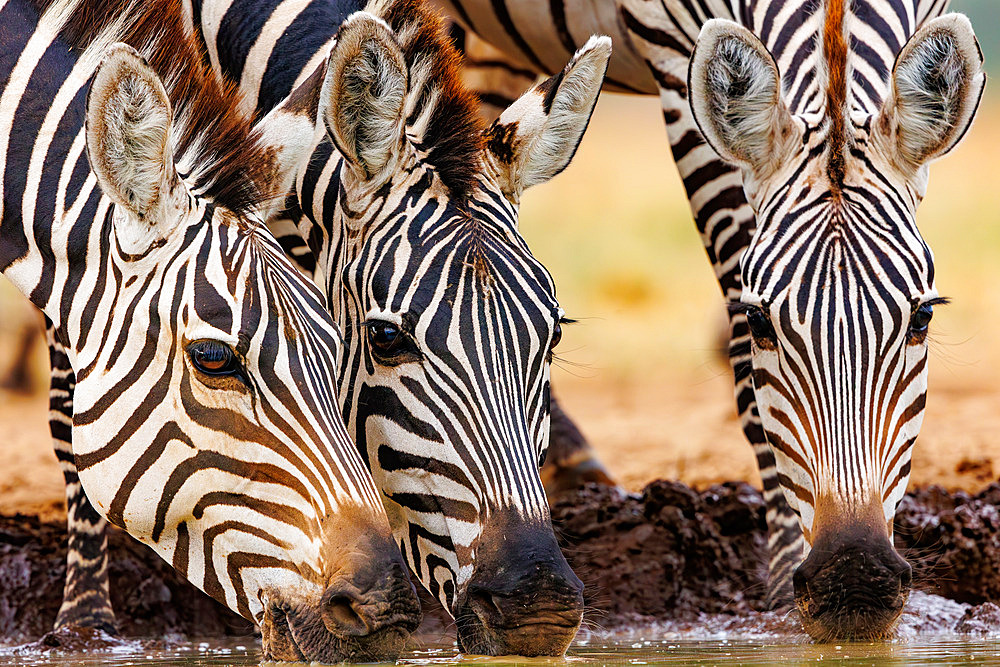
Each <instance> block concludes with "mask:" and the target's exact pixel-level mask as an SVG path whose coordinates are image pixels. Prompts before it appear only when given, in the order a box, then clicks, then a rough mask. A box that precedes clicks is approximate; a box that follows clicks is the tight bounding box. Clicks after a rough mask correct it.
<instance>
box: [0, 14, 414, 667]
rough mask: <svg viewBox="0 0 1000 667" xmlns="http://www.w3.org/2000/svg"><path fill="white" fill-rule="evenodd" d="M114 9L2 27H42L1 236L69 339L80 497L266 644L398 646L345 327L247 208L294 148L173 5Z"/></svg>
mask: <svg viewBox="0 0 1000 667" xmlns="http://www.w3.org/2000/svg"><path fill="white" fill-rule="evenodd" d="M101 9H106V7H105V6H104V5H102V6H101ZM131 11H136V12H138V14H137V15H136V16H132V15H131V14H130V13H129V12H131ZM103 16H104V14H103V13H102V12H97V11H96V10H95V7H93V6H90V5H87V4H86V3H83V4H72V3H70V4H66V5H57V6H56V7H54V8H52V9H50V10H49V13H47V14H43V15H42V16H41V17H39V16H38V14H37V10H36V8H35V7H33V6H30V5H27V4H25V3H23V2H21V0H15V1H14V2H13V3H12V4H4V3H0V35H2V36H3V39H5V40H6V39H11V40H14V39H15V38H17V39H22V41H24V40H26V41H27V43H28V45H27V46H25V47H24V48H23V49H22V50H21V51H20V52H18V51H17V50H16V49H9V48H4V49H0V66H2V67H4V69H5V70H6V71H9V72H11V75H10V77H9V78H8V79H7V80H6V81H5V82H4V83H3V88H0V108H3V109H7V110H16V111H17V113H13V112H11V113H5V114H4V119H3V120H0V141H2V142H3V145H4V146H6V147H7V148H8V150H7V152H6V153H5V154H4V155H3V158H4V160H3V162H2V163H0V166H2V168H3V170H5V172H6V173H7V174H11V173H17V174H25V173H27V174H28V181H27V182H28V186H27V187H25V188H24V192H25V194H24V196H25V199H24V201H18V200H17V199H16V197H15V195H14V193H12V192H11V191H9V190H8V191H7V192H5V193H4V195H5V197H4V199H3V201H4V217H3V219H2V232H3V233H2V234H0V240H2V244H0V256H2V257H3V258H4V259H5V260H6V259H8V258H10V257H15V258H16V259H14V261H5V263H4V273H5V275H7V276H8V277H9V278H10V279H11V280H12V282H14V284H16V285H17V286H18V287H20V288H21V290H22V291H23V292H24V293H25V294H26V295H30V296H31V298H32V299H33V301H34V302H35V303H36V305H38V306H39V307H40V308H42V309H43V310H44V312H45V313H46V315H47V316H48V317H49V318H50V319H52V321H53V322H54V325H55V327H56V330H57V335H58V336H59V337H60V339H61V342H62V343H63V344H64V345H65V347H66V348H67V349H68V354H69V357H70V361H71V363H72V368H73V371H74V373H75V378H76V385H75V392H74V395H73V397H72V398H73V401H74V411H75V414H74V423H73V453H74V456H75V462H76V467H77V469H78V471H79V476H80V480H81V482H82V484H83V486H84V488H85V490H86V493H87V496H88V497H89V499H90V501H91V503H92V504H93V506H94V507H95V508H96V509H98V511H99V512H100V513H101V514H102V515H104V516H105V517H106V518H107V519H108V520H110V521H111V522H112V523H115V524H116V525H118V526H120V527H122V528H123V529H125V530H126V531H128V532H129V533H130V534H131V535H133V536H134V537H136V538H137V539H139V540H140V541H142V542H144V543H146V544H147V545H149V546H150V547H152V548H153V549H154V550H155V551H156V552H157V553H158V554H159V555H160V556H162V557H163V558H164V559H165V560H166V561H167V562H169V563H171V564H172V565H173V566H174V567H175V568H176V569H177V570H178V571H179V572H180V573H181V574H182V575H184V576H185V577H187V578H188V579H189V580H191V581H192V583H194V584H195V585H197V586H199V587H200V588H202V589H203V590H205V591H206V592H207V593H209V594H210V595H212V596H213V597H214V598H215V599H217V600H218V601H220V602H222V603H224V604H226V605H227V606H229V607H230V608H231V609H233V610H235V611H237V612H239V613H240V614H242V615H243V616H245V617H247V618H249V619H253V620H255V621H256V622H257V623H258V624H260V626H261V630H262V633H263V643H264V655H265V657H266V658H267V659H278V660H281V659H295V660H302V659H305V660H318V661H324V662H331V661H334V662H336V661H341V660H347V659H359V660H360V659H364V660H372V659H382V658H390V659H394V658H395V657H396V656H397V655H398V653H399V652H400V650H401V649H402V645H403V643H404V642H405V639H406V636H407V635H408V633H409V632H410V631H412V630H413V629H415V627H416V625H417V623H418V621H419V617H420V615H419V605H418V603H417V600H416V595H415V591H414V590H413V587H412V585H411V584H410V582H409V579H408V576H407V574H406V568H405V564H404V562H403V560H402V556H401V554H400V552H399V550H398V548H397V547H396V546H395V543H394V540H393V538H392V534H391V530H390V527H389V525H388V521H387V519H386V517H385V513H384V510H383V508H382V506H381V502H380V500H379V496H378V491H377V490H376V488H375V486H374V483H373V481H372V479H371V476H370V474H369V473H368V472H367V470H366V469H365V465H364V462H363V461H362V460H361V458H360V457H359V456H358V454H357V451H356V449H355V448H354V446H353V443H352V442H351V440H350V438H349V437H348V434H347V430H346V428H345V425H344V423H343V419H342V417H341V415H340V412H339V409H338V404H337V396H336V390H335V386H336V381H337V371H338V369H337V362H338V360H339V356H340V352H341V350H342V346H343V340H342V338H341V336H340V334H339V332H338V330H337V327H336V324H335V323H334V322H333V320H332V319H331V317H330V314H329V312H328V311H327V310H326V308H325V303H324V298H323V295H322V292H321V291H320V290H318V289H316V287H315V286H314V284H312V283H311V282H310V281H308V280H306V279H305V278H304V277H303V276H302V275H301V274H300V273H299V272H298V271H297V269H295V268H294V267H293V266H292V265H291V264H290V262H289V261H288V260H287V258H286V257H285V255H284V253H283V251H282V249H281V248H280V246H279V245H278V244H277V242H276V241H275V240H274V238H273V237H272V236H271V235H270V233H269V232H268V231H267V229H266V228H265V227H264V226H263V224H261V223H257V222H254V220H256V219H257V217H258V215H259V210H260V208H261V207H260V205H261V204H262V203H264V202H266V201H267V200H268V197H267V195H266V190H265V189H264V186H263V182H262V181H261V180H255V179H257V178H260V177H261V176H262V175H263V174H267V175H270V176H274V177H276V178H280V177H281V174H280V173H277V171H278V170H279V167H280V165H278V163H277V161H275V160H274V159H273V157H272V156H271V155H270V154H269V153H268V152H267V150H266V149H265V147H264V145H263V143H262V141H261V136H260V133H259V132H258V131H257V130H255V129H254V128H253V127H252V125H251V124H250V122H249V120H247V119H244V118H242V117H240V116H239V115H238V113H237V112H236V111H235V110H234V109H233V108H232V105H233V104H234V101H233V99H232V97H231V96H230V95H229V94H230V93H231V91H228V90H226V89H224V88H222V87H221V86H220V85H219V83H218V82H217V81H215V80H214V79H212V78H210V76H211V75H210V74H208V73H207V71H205V70H202V69H199V67H201V66H200V65H199V64H198V63H199V62H200V61H199V59H198V55H197V52H196V51H195V46H194V45H193V43H192V42H190V41H189V40H187V38H186V37H185V35H184V33H183V30H182V24H181V21H180V10H179V6H178V5H177V3H173V2H170V1H168V0H162V1H161V0H151V1H150V2H149V3H144V4H143V5H142V7H141V8H140V7H131V9H129V10H128V11H124V9H123V13H116V12H114V11H111V12H108V14H107V16H109V17H115V20H116V21H119V22H121V25H118V24H116V25H113V26H100V25H92V24H90V23H88V21H93V20H97V19H100V18H101V17H103ZM7 20H10V21H12V23H11V24H9V25H6V24H4V23H3V21H7ZM30 21H35V22H37V23H38V25H37V26H36V27H35V28H34V32H33V33H30V32H29V34H27V35H25V34H21V33H20V32H18V31H23V29H24V26H25V25H30ZM126 24H127V25H128V29H127V30H126V29H125V27H124V26H125V25H126ZM8 28H9V30H8ZM61 29H62V33H61V34H62V35H68V36H69V37H63V36H61V35H60V30H61ZM77 34H84V35H96V37H94V41H93V43H81V44H76V43H74V44H73V46H75V47H77V49H78V51H76V52H74V50H72V48H71V46H70V45H69V44H67V43H66V42H64V41H63V39H64V38H65V39H71V38H72V37H73V36H74V35H77ZM121 34H128V35H129V36H130V38H132V39H134V40H135V41H136V43H138V44H140V45H141V46H142V48H143V50H144V51H143V54H142V55H140V54H139V53H138V52H137V51H136V50H134V49H133V48H132V47H130V46H127V45H125V44H121V43H114V41H115V39H116V38H117V36H119V35H121ZM80 51H82V55H79V57H77V56H78V53H79V52H80ZM98 61H99V62H98ZM164 81H166V84H165V83H164ZM39 110H40V114H41V115H42V116H44V117H45V122H44V123H41V129H40V130H38V125H33V123H36V122H39V121H40V120H41V119H40V118H38V117H36V116H37V115H38V114H39ZM33 129H34V130H36V131H31V130H33ZM215 142H218V143H215ZM220 147H222V148H220ZM40 158H44V159H40ZM0 182H4V181H3V179H0ZM30 210H35V211H37V212H38V215H37V216H35V215H23V211H30ZM45 212H49V213H50V217H49V218H45V217H44V213H45ZM22 220H28V221H30V222H31V224H25V223H23V222H22ZM19 237H20V240H22V241H23V246H24V247H18V243H17V241H18V239H19ZM18 254H20V256H19V257H18Z"/></svg>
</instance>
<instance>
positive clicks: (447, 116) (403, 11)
mask: <svg viewBox="0 0 1000 667" xmlns="http://www.w3.org/2000/svg"><path fill="white" fill-rule="evenodd" d="M365 11H367V12H369V13H371V14H374V15H375V16H377V17H379V18H381V19H382V20H383V21H385V22H386V23H387V24H388V25H389V27H390V28H392V30H393V32H394V33H395V35H396V38H397V39H398V40H399V45H400V47H401V48H402V50H403V55H404V56H405V58H406V63H407V65H408V66H409V68H410V90H409V93H408V97H407V100H406V106H405V110H406V124H407V134H408V136H409V137H410V139H411V141H413V143H414V145H415V146H416V147H417V150H418V151H420V153H421V157H422V159H423V161H424V162H426V163H428V164H430V165H431V166H432V167H434V169H435V171H436V172H437V174H438V175H439V176H440V178H441V180H442V181H443V182H444V184H445V186H447V188H448V189H449V190H450V191H451V193H452V195H453V196H455V197H457V198H459V199H465V198H467V197H468V195H469V193H470V192H471V190H472V187H473V185H474V184H475V182H476V176H477V175H478V173H479V171H480V159H481V158H480V155H481V150H482V147H483V129H484V126H483V122H482V120H481V119H480V117H479V108H478V102H477V101H476V98H475V96H474V95H473V94H472V93H471V92H469V91H468V90H467V89H466V87H465V85H464V84H463V83H462V79H461V75H460V73H459V72H460V67H461V56H460V55H459V53H458V50H457V49H456V48H455V45H454V44H453V42H452V40H451V38H450V36H449V35H448V32H447V31H446V30H445V27H444V22H443V21H442V20H441V17H440V16H439V15H438V14H437V13H436V12H435V11H434V10H432V9H430V8H429V7H428V6H427V3H425V2H423V1H422V0H371V1H370V2H369V3H368V5H367V6H366V7H365Z"/></svg>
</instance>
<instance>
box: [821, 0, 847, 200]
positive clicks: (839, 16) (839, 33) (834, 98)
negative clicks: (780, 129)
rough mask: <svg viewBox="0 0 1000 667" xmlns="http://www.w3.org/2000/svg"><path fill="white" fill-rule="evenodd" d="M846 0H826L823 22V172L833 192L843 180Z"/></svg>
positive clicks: (845, 144) (845, 126) (845, 99)
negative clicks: (826, 124)
mask: <svg viewBox="0 0 1000 667" xmlns="http://www.w3.org/2000/svg"><path fill="white" fill-rule="evenodd" d="M846 1H847V0H827V3H826V18H825V20H824V22H823V57H824V61H825V63H826V72H827V81H826V116H827V118H828V119H829V120H830V138H829V143H830V154H829V156H828V157H827V164H826V172H827V175H828V176H829V179H830V186H831V188H832V191H833V193H834V194H835V195H838V194H839V193H840V188H841V186H842V185H843V182H844V170H845V168H846V167H845V162H846V159H845V156H844V153H845V152H846V151H847V113H848V109H847V105H848V85H847V81H848V74H849V72H848V62H847V61H848V58H847V53H848V49H847V36H846V35H845V31H846V28H847V26H846V12H845V8H844V4H845V2H846Z"/></svg>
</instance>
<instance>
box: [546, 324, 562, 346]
mask: <svg viewBox="0 0 1000 667" xmlns="http://www.w3.org/2000/svg"><path fill="white" fill-rule="evenodd" d="M561 340H562V325H561V324H559V323H558V322H556V328H555V329H553V330H552V342H551V343H549V349H550V350H554V349H555V348H556V345H558V344H559V341H561Z"/></svg>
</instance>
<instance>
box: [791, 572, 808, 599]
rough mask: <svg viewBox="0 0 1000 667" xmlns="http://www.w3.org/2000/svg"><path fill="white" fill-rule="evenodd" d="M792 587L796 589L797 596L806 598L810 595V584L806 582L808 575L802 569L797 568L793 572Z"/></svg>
mask: <svg viewBox="0 0 1000 667" xmlns="http://www.w3.org/2000/svg"><path fill="white" fill-rule="evenodd" d="M792 588H793V589H794V590H795V597H796V598H799V599H805V598H808V597H809V586H808V584H807V583H806V575H804V574H802V569H801V568H799V569H798V570H795V572H794V573H793V574H792Z"/></svg>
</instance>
